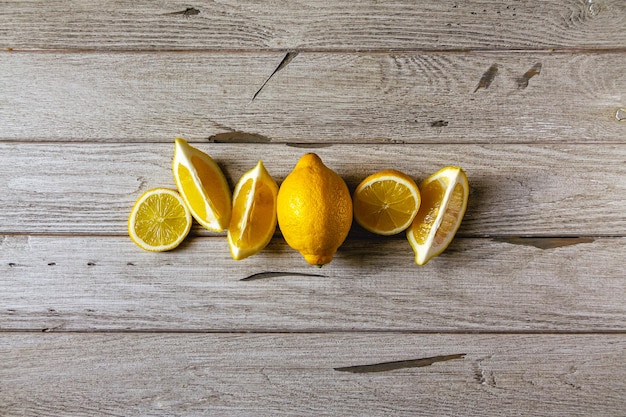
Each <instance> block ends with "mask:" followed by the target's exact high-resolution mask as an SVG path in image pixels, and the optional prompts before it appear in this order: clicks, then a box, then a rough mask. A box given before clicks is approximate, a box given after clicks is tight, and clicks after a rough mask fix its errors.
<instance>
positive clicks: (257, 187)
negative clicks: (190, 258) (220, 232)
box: [227, 161, 278, 260]
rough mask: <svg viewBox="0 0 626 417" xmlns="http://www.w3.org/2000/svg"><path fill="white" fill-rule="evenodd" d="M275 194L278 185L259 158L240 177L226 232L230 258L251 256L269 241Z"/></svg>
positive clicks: (272, 226) (272, 225) (272, 227)
mask: <svg viewBox="0 0 626 417" xmlns="http://www.w3.org/2000/svg"><path fill="white" fill-rule="evenodd" d="M277 194H278V185H277V184H276V181H274V179H273V178H272V177H271V176H270V174H269V173H268V172H267V170H266V169H265V167H264V166H263V162H261V161H259V163H258V164H257V165H256V167H255V168H254V169H252V170H251V171H248V172H246V173H245V174H244V175H243V176H242V177H241V179H240V180H239V182H238V183H237V185H236V186H235V192H234V194H233V210H232V216H231V219H230V225H229V226H228V233H227V238H228V245H229V246H230V253H231V255H232V257H233V259H235V260H240V259H244V258H247V257H248V256H252V255H254V254H256V253H258V252H260V251H261V250H262V249H263V248H264V247H265V246H267V244H268V243H269V242H270V240H271V239H272V236H273V235H274V232H275V231H276V196H277Z"/></svg>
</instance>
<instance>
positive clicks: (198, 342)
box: [0, 0, 626, 416]
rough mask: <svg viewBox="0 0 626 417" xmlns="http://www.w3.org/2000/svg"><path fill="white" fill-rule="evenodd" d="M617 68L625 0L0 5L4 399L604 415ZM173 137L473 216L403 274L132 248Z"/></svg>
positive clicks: (613, 302) (613, 408)
mask: <svg viewBox="0 0 626 417" xmlns="http://www.w3.org/2000/svg"><path fill="white" fill-rule="evenodd" d="M625 69H626V2H624V1H623V0H547V1H530V0H519V1H514V0H508V1H495V0H480V1H479V0H476V1H461V0H441V1H436V2H432V1H431V2H425V1H421V0H419V1H415V0H411V1H409V0H404V1H401V0H394V1H385V2H379V1H376V0H359V1H322V0H308V1H305V2H304V1H289V2H279V1H270V0H261V1H241V0H215V1H203V0H198V1H194V2H193V3H184V2H179V1H134V2H122V1H102V2H99V1H98V2H96V1H82V2H81V1H63V0H56V1H24V0H15V1H0V207H1V209H0V415H2V416H46V415H50V416H64V415H72V416H74V415H76V416H80V415H85V416H91V415H106V416H130V415H138V416H143V415H146V416H147V415H149V416H157V415H163V416H172V415H249V416H277V415H329V416H337V415H359V416H361V415H394V416H397V415H431V416H442V415H450V416H452V415H454V416H458V415H468V416H470V415H471V416H473V415H493V416H503V415H516V416H517V415H529V416H543V415H546V416H591V415H593V416H619V415H622V416H623V415H626V412H625V411H624V410H626V395H625V394H624V393H625V392H626V359H625V353H626V279H625V275H626V274H625V272H624V271H625V261H624V260H625V259H626V142H625V141H624V138H625V133H626V97H625V93H626V70H625ZM177 136H179V137H184V138H186V139H188V140H189V141H190V142H191V143H192V144H193V145H194V146H197V147H198V148H200V149H202V150H204V151H206V152H207V153H209V154H211V155H212V156H213V157H214V158H215V159H216V160H217V161H218V162H219V163H220V165H221V166H222V167H223V169H224V171H225V173H226V175H227V177H228V178H229V181H230V182H231V185H234V183H235V182H236V181H237V180H238V178H239V177H240V176H241V175H242V174H243V173H244V172H245V171H247V170H248V169H250V168H252V167H253V166H254V164H255V163H256V161H257V160H258V159H259V158H260V159H262V160H263V161H264V163H265V165H266V167H267V168H268V170H269V172H270V173H271V174H272V175H273V176H274V178H276V179H277V180H278V181H279V182H280V181H281V180H282V179H283V178H284V177H285V176H286V175H287V173H288V172H289V171H290V170H291V169H292V168H293V165H294V164H295V163H296V161H297V159H298V158H299V157H300V156H301V155H302V154H303V153H306V152H311V151H312V152H316V153H318V154H319V155H320V156H321V157H322V159H323V160H324V161H325V163H326V164H327V165H328V166H329V167H331V168H332V169H334V170H335V171H337V172H338V173H340V174H341V175H342V176H343V177H344V178H345V179H346V181H347V183H348V185H349V187H350V188H351V189H354V187H355V186H356V184H358V182H359V181H360V180H361V179H362V178H364V177H365V176H366V175H368V174H370V173H372V172H374V171H377V170H380V169H384V168H396V169H400V170H403V171H405V172H406V173H408V174H409V175H411V176H412V177H413V178H415V179H416V180H420V179H422V178H424V177H425V176H427V175H428V174H430V173H432V172H434V171H435V170H437V169H439V168H440V167H442V166H444V165H452V164H458V165H461V166H462V167H464V168H465V170H466V171H467V174H468V176H469V180H470V185H471V194H470V201H469V207H468V212H467V215H466V218H465V220H464V222H463V225H462V226H461V229H460V231H459V234H458V237H457V239H455V241H454V242H453V244H452V245H451V246H450V247H449V249H448V250H447V251H446V252H445V253H444V254H443V255H442V256H440V257H439V258H437V259H435V260H433V261H431V262H430V263H429V264H428V265H427V266H425V267H418V266H417V265H415V264H414V262H413V253H412V251H411V248H410V246H409V245H408V242H407V241H406V240H405V238H404V236H403V235H400V236H396V237H391V238H382V237H375V236H373V235H371V234H369V233H367V232H365V231H363V230H362V229H360V228H358V227H356V226H353V228H352V231H351V233H350V236H349V238H348V240H347V241H346V243H345V244H344V246H342V247H341V248H340V250H339V252H338V254H337V256H336V259H335V260H334V261H333V262H332V263H331V264H330V265H327V266H325V267H324V268H322V269H321V270H318V269H315V268H311V267H309V266H308V265H307V264H306V263H305V262H304V261H303V260H302V258H301V257H300V256H299V255H298V254H297V253H296V252H294V251H292V250H291V249H289V248H288V247H287V246H286V244H285V243H284V241H283V240H282V238H281V237H280V235H279V234H277V235H276V237H275V238H274V239H273V240H272V242H271V243H270V245H269V246H268V248H267V249H266V250H265V251H263V252H262V253H261V254H259V255H256V256H254V257H252V258H249V259H247V260H244V261H240V262H236V261H233V260H232V259H231V258H230V255H229V252H228V247H227V243H226V239H225V237H224V235H216V234H212V233H208V232H206V231H204V230H201V229H200V228H198V227H195V228H194V229H193V231H192V235H191V236H190V237H189V238H188V239H187V240H186V241H185V242H184V243H183V245H182V246H181V247H180V248H179V249H177V250H175V251H172V252H168V253H160V254H153V253H147V252H143V251H142V250H140V249H139V248H137V247H136V246H134V245H133V243H132V242H131V241H130V239H129V238H128V236H127V232H126V219H127V216H128V213H129V210H130V208H131V207H132V205H133V203H134V201H135V200H136V199H137V197H138V196H139V195H140V194H141V193H142V192H143V191H145V190H147V189H150V188H153V187H160V186H166V187H174V181H173V178H172V176H171V172H170V164H171V158H172V154H173V140H174V138H175V137H177ZM245 278H252V279H248V280H245ZM398 361H401V362H398ZM388 362H395V363H392V364H389V363H388ZM376 364H382V365H379V366H378V367H374V368H368V367H359V366H362V365H376ZM352 366H356V367H357V368H350V369H348V370H352V371H356V372H345V369H342V368H345V367H352ZM338 368H339V369H338ZM371 371H378V372H371Z"/></svg>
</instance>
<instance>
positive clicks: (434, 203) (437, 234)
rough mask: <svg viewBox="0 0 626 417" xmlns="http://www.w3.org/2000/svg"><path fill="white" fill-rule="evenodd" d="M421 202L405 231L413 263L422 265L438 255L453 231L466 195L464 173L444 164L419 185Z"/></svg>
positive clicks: (449, 240) (448, 242) (465, 202)
mask: <svg viewBox="0 0 626 417" xmlns="http://www.w3.org/2000/svg"><path fill="white" fill-rule="evenodd" d="M419 188H420V193H421V195H422V205H421V207H420V209H419V211H418V213H417V216H415V219H414V220H413V223H412V224H411V227H410V228H409V230H408V231H407V238H408V240H409V243H410V244H411V247H412V248H413V251H414V252H415V263H417V264H418V265H425V264H426V263H427V262H428V261H429V260H431V259H432V258H434V257H435V256H437V255H439V254H441V252H443V251H444V250H445V249H446V248H447V247H448V245H449V244H450V242H451V241H452V239H453V238H454V235H455V234H456V232H457V230H458V229H459V226H460V225H461V220H463V215H465V210H466V208H467V197H468V195H469V184H468V182H467V176H466V175H465V172H464V171H463V170H462V169H461V168H459V167H454V166H450V167H445V168H443V169H441V170H439V171H437V172H436V173H434V174H433V175H431V176H430V177H428V178H426V179H425V180H424V181H422V182H421V183H420V185H419Z"/></svg>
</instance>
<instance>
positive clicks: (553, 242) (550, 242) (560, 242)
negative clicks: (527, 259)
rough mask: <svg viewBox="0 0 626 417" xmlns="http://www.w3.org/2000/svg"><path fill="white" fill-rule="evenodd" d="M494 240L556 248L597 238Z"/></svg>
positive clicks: (506, 238) (542, 247) (511, 238)
mask: <svg viewBox="0 0 626 417" xmlns="http://www.w3.org/2000/svg"><path fill="white" fill-rule="evenodd" d="M494 240H495V241H496V242H502V243H510V244H512V245H523V246H533V247H535V248H538V249H556V248H560V247H563V246H571V245H578V244H579V243H593V242H595V239H594V238H591V237H503V238H495V239H494Z"/></svg>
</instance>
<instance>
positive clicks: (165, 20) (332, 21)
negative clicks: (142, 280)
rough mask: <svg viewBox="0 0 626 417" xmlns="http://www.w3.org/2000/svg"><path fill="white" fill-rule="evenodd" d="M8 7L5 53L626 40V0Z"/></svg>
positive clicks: (546, 45) (231, 0) (251, 0)
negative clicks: (8, 50)
mask: <svg viewBox="0 0 626 417" xmlns="http://www.w3.org/2000/svg"><path fill="white" fill-rule="evenodd" d="M0 6H1V7H0V9H2V11H1V12H0V47H2V49H6V48H9V47H10V48H13V49H26V50H32V49H99V50H102V49H108V50H129V49H140V50H155V49H156V50H162V49H175V50H181V49H182V50H185V49H211V50H229V49H237V50H240V49H252V50H259V49H261V50H265V49H281V50H284V49H299V50H307V49H309V50H310V49H316V50H320V49H321V50H357V51H361V50H371V49H381V50H388V49H410V50H416V49H428V50H448V51H450V50H452V51H454V50H463V49H499V50H510V49H550V48H574V49H578V48H589V49H598V48H600V49H602V48H616V49H623V48H624V46H625V44H626V34H625V33H624V28H625V27H626V26H625V25H626V21H625V20H624V15H626V4H624V2H623V1H622V0H548V1H532V0H517V1H506V2H499V1H473V2H465V1H457V0H442V1H425V0H393V1H385V2H379V1H376V0H359V1H346V0H340V1H332V2H329V1H325V0H310V1H289V2H276V1H271V0H261V1H256V0H246V1H240V0H220V1H209V0H196V1H194V2H193V3H186V2H181V1H169V2H155V1H148V0H140V1H133V2H125V1H119V0H118V1H106V2H96V1H93V2H69V1H64V0H53V1H46V2H40V1H34V2H33V1H23V0H22V1H3V2H0ZM186 10H187V13H184V12H185V11H186Z"/></svg>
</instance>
